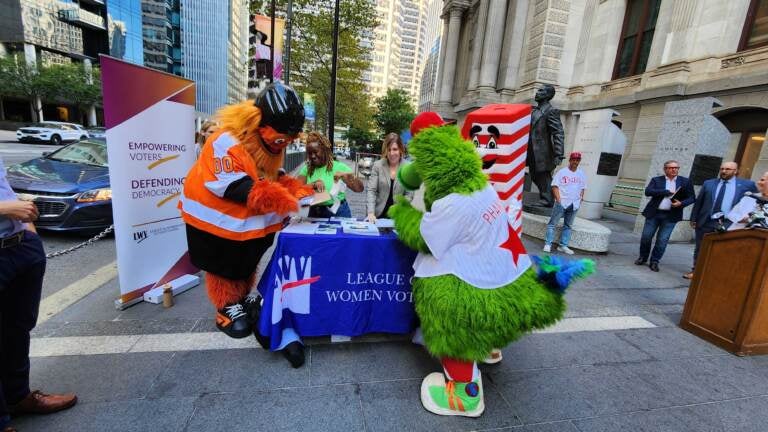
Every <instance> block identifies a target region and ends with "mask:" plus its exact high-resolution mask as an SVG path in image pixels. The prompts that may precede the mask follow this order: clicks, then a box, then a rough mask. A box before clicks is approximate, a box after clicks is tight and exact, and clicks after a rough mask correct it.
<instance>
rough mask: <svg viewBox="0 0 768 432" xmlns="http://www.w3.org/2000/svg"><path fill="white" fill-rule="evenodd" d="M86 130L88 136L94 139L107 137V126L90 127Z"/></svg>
mask: <svg viewBox="0 0 768 432" xmlns="http://www.w3.org/2000/svg"><path fill="white" fill-rule="evenodd" d="M87 130H88V136H89V137H90V138H96V139H107V128H103V127H90V128H88V129H87Z"/></svg>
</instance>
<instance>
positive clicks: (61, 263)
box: [0, 130, 115, 297]
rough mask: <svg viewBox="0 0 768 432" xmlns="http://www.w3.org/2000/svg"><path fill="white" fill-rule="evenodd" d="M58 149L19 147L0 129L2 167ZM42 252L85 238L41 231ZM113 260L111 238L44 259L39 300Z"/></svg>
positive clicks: (49, 146)
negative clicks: (45, 263) (41, 291)
mask: <svg viewBox="0 0 768 432" xmlns="http://www.w3.org/2000/svg"><path fill="white" fill-rule="evenodd" d="M58 148H60V146H52V145H46V144H23V143H20V142H17V141H16V135H15V132H13V131H5V130H0V158H2V159H3V164H4V165H5V167H6V168H8V167H9V166H11V165H14V164H17V163H21V162H24V161H27V160H29V159H33V158H36V157H40V156H42V154H43V152H46V151H54V150H56V149H58ZM40 235H41V237H42V238H43V245H44V246H45V251H46V253H51V252H56V251H60V250H64V249H68V248H70V247H72V246H75V245H77V244H80V243H82V242H83V241H85V240H87V239H88V237H86V236H83V235H79V234H68V233H55V232H50V231H41V232H40ZM114 261H115V239H114V236H113V235H109V236H107V237H106V238H104V239H102V240H99V241H98V242H96V243H95V244H92V245H90V246H88V247H87V248H84V249H79V250H77V251H76V252H73V253H69V254H66V255H62V256H58V257H56V258H53V259H50V260H48V265H47V270H46V278H45V281H44V283H43V297H48V296H50V295H52V294H53V293H55V292H57V291H59V290H61V289H62V288H65V287H67V286H69V285H70V284H73V283H75V282H76V281H79V280H82V279H83V278H85V277H87V276H88V275H89V274H91V273H93V272H94V271H96V270H98V269H100V268H102V267H104V266H106V265H108V264H110V263H112V262H114Z"/></svg>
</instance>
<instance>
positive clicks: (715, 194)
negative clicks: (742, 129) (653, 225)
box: [683, 162, 757, 279]
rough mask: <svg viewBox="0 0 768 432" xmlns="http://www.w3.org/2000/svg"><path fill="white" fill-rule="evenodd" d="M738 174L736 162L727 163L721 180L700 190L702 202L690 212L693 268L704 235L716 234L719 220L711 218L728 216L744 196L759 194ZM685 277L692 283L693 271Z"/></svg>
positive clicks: (722, 170)
mask: <svg viewBox="0 0 768 432" xmlns="http://www.w3.org/2000/svg"><path fill="white" fill-rule="evenodd" d="M738 173H739V165H738V164H737V163H736V162H724V163H723V164H722V165H720V175H719V177H718V178H713V179H709V180H707V181H705V182H704V184H703V185H702V186H701V191H700V192H699V199H697V200H696V204H694V205H693V210H692V211H691V226H692V227H693V228H695V229H696V247H695V248H694V249H693V264H694V266H695V265H696V257H698V256H699V246H701V239H702V238H704V234H707V233H711V232H712V231H714V230H715V227H716V220H717V218H715V219H713V218H712V216H713V215H717V214H718V213H722V214H724V215H727V214H728V212H729V211H730V210H731V209H732V208H733V206H735V205H736V203H738V202H739V200H740V199H741V197H743V196H744V192H757V187H755V183H754V182H753V181H752V180H745V179H740V178H738V177H736V175H737V174H738ZM723 186H725V188H723ZM720 195H722V197H720ZM683 277H684V278H686V279H691V278H692V277H693V271H691V272H690V273H686V274H684V275H683Z"/></svg>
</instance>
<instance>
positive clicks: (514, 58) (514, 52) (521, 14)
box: [501, 0, 528, 96]
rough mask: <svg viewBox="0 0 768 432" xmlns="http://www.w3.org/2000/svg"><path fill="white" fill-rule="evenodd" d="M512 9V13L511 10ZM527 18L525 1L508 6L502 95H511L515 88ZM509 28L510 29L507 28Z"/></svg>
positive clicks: (521, 0)
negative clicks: (507, 35) (505, 62)
mask: <svg viewBox="0 0 768 432" xmlns="http://www.w3.org/2000/svg"><path fill="white" fill-rule="evenodd" d="M513 8H514V11H513V10H512V9H513ZM527 17H528V2H527V1H525V0H516V1H515V2H514V6H511V5H510V13H509V17H508V19H507V26H508V28H507V29H506V32H505V33H508V34H510V36H511V37H510V38H509V39H508V41H509V44H508V46H507V47H506V48H507V53H506V54H507V64H506V65H505V70H504V81H503V84H502V87H503V90H502V91H501V93H502V94H505V95H510V96H511V95H513V94H514V93H515V88H516V87H517V75H518V72H519V69H520V61H521V58H522V53H523V42H524V40H525V30H526V29H525V24H526V21H527V20H526V18H527ZM509 26H511V28H509Z"/></svg>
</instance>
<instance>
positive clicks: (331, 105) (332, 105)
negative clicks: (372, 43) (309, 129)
mask: <svg viewBox="0 0 768 432" xmlns="http://www.w3.org/2000/svg"><path fill="white" fill-rule="evenodd" d="M273 1H274V0H273ZM339 2H340V0H336V1H335V3H336V6H335V8H334V10H333V52H332V60H331V97H330V99H329V100H328V139H329V140H330V141H331V151H333V150H334V147H335V146H336V144H335V142H334V138H335V137H334V129H335V127H336V124H335V123H336V121H335V117H336V64H337V63H338V56H339Z"/></svg>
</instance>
